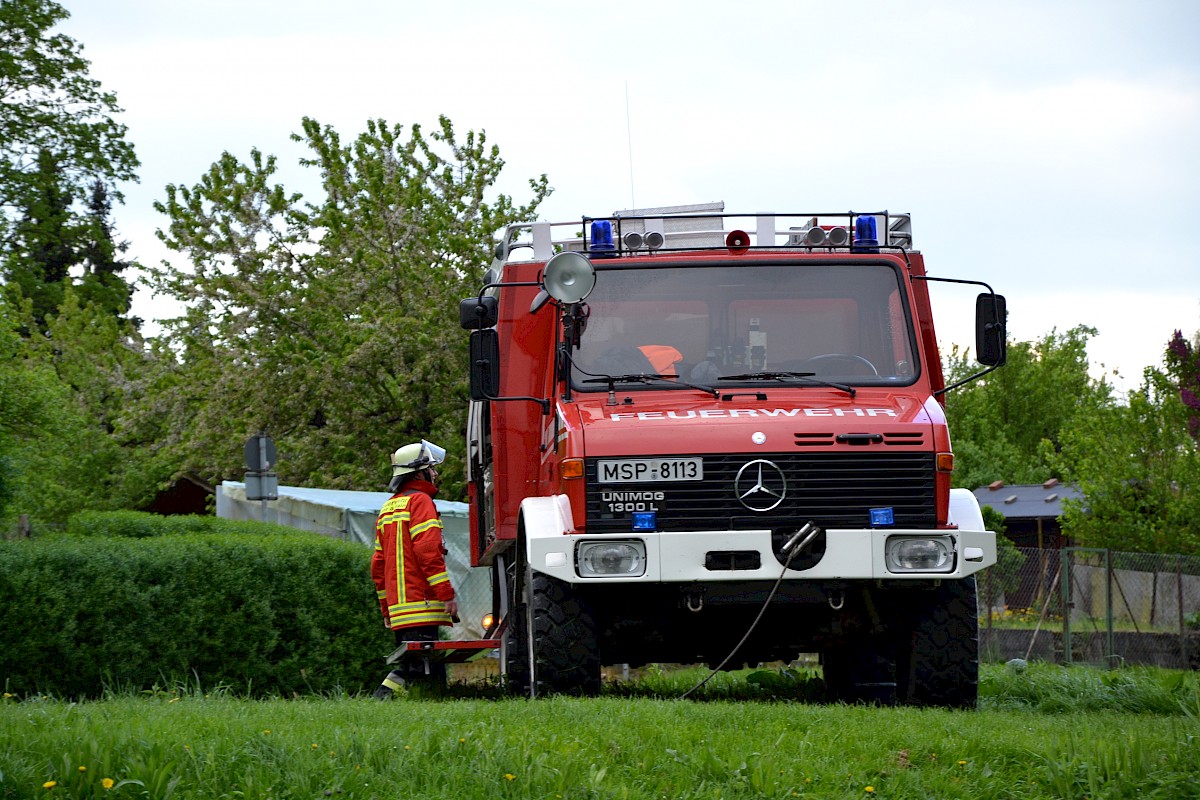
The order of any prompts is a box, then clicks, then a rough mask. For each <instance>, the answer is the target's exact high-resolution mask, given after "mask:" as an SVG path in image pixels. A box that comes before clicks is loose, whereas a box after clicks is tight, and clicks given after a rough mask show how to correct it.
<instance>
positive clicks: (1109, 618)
mask: <svg viewBox="0 0 1200 800" xmlns="http://www.w3.org/2000/svg"><path fill="white" fill-rule="evenodd" d="M1104 569H1105V572H1106V573H1107V574H1108V580H1107V581H1106V582H1105V592H1104V602H1105V606H1106V608H1105V616H1104V622H1105V625H1106V626H1107V628H1106V630H1107V631H1108V656H1107V658H1106V660H1107V661H1108V666H1109V667H1110V668H1111V667H1112V666H1113V665H1114V664H1115V663H1116V653H1114V652H1113V591H1112V587H1113V568H1112V549H1111V548H1108V547H1106V548H1104Z"/></svg>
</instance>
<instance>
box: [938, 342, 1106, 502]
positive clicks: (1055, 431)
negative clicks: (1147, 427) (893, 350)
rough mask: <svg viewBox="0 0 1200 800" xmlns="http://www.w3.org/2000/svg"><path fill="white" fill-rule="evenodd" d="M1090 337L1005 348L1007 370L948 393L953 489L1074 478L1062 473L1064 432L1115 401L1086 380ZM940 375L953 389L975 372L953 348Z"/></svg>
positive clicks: (1103, 384) (1102, 386) (1100, 382)
mask: <svg viewBox="0 0 1200 800" xmlns="http://www.w3.org/2000/svg"><path fill="white" fill-rule="evenodd" d="M1095 335H1096V331H1095V329H1093V328H1089V327H1086V326H1083V325H1080V326H1077V327H1074V328H1072V329H1070V330H1069V331H1067V332H1066V333H1064V334H1060V333H1058V332H1057V331H1055V330H1052V331H1051V332H1050V333H1048V334H1047V335H1046V336H1044V337H1042V338H1041V339H1039V340H1037V341H1034V342H1016V343H1010V344H1009V348H1008V363H1007V364H1006V365H1005V366H1004V367H1001V368H1000V369H998V370H996V371H995V372H992V373H990V374H988V375H987V376H985V377H984V378H981V379H979V380H977V381H974V382H973V383H968V384H966V385H965V386H962V387H960V388H958V389H955V390H953V391H951V392H949V393H948V394H947V395H946V414H947V416H948V417H949V419H950V430H951V432H952V437H953V438H952V443H953V446H954V452H955V472H954V483H955V485H956V486H961V487H966V488H971V489H974V488H976V487H978V486H983V485H986V484H988V483H991V482H993V481H996V480H1004V481H1007V482H1009V483H1041V482H1042V481H1044V480H1046V479H1047V478H1048V477H1051V476H1057V477H1059V478H1062V479H1067V480H1069V479H1070V478H1071V477H1072V476H1071V475H1069V474H1061V472H1062V470H1063V461H1062V460H1061V459H1060V458H1059V457H1058V456H1059V454H1060V453H1061V452H1062V449H1063V446H1064V440H1063V435H1064V432H1065V431H1068V430H1070V429H1071V428H1073V427H1074V426H1075V425H1076V424H1077V423H1078V421H1079V420H1080V419H1083V418H1087V417H1090V416H1094V415H1096V414H1102V413H1104V411H1105V409H1108V408H1110V407H1112V406H1113V404H1114V402H1115V401H1114V398H1113V394H1112V388H1111V387H1110V386H1109V385H1108V384H1107V383H1106V382H1105V381H1103V380H1095V379H1093V378H1092V377H1091V376H1090V375H1089V374H1088V360H1087V342H1088V339H1089V338H1091V337H1092V336H1095ZM944 369H945V372H946V376H947V378H946V381H947V383H951V382H953V381H956V380H959V379H961V378H963V377H966V376H967V375H970V374H971V373H972V372H974V371H975V370H976V369H977V367H976V366H975V365H974V364H973V363H971V362H970V361H969V359H968V358H967V354H966V353H965V352H964V351H961V350H959V349H958V348H957V347H955V348H954V349H953V350H952V351H951V354H950V357H949V358H948V359H947V363H946V364H945V367H944Z"/></svg>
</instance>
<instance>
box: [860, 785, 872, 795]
mask: <svg viewBox="0 0 1200 800" xmlns="http://www.w3.org/2000/svg"><path fill="white" fill-rule="evenodd" d="M863 791H864V792H866V793H867V794H875V787H874V786H866V787H864V788H863Z"/></svg>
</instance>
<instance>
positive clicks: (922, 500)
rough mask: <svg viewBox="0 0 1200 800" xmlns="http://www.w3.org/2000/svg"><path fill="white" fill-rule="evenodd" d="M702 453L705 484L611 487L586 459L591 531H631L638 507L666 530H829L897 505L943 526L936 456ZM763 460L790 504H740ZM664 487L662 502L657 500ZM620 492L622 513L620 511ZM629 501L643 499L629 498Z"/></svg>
mask: <svg viewBox="0 0 1200 800" xmlns="http://www.w3.org/2000/svg"><path fill="white" fill-rule="evenodd" d="M702 458H703V459H704V479H703V480H701V481H671V482H665V481H660V482H652V483H651V482H647V483H606V484H598V483H597V482H596V462H597V460H598V459H587V462H586V480H587V487H588V488H587V530H588V533H629V532H630V530H631V528H632V516H633V512H634V511H636V510H655V511H656V512H657V520H656V522H657V529H658V530H659V531H686V530H750V529H762V528H785V527H789V526H797V525H801V524H803V523H804V522H807V521H809V520H812V521H813V522H815V523H816V524H818V525H820V526H821V527H823V528H865V527H869V523H870V509H873V508H891V509H892V510H893V514H894V517H895V527H897V528H931V527H933V526H934V524H935V523H936V509H935V507H934V502H935V498H934V456H933V454H932V453H927V452H926V453H913V452H896V451H888V452H882V453H881V452H878V451H873V452H871V453H861V454H860V453H789V454H783V453H772V454H766V455H763V454H759V453H753V454H750V453H743V454H736V455H731V454H728V453H721V454H705V455H703V456H702ZM759 460H763V461H767V462H770V463H772V464H774V465H776V466H778V467H779V469H780V470H781V471H782V472H783V475H784V478H785V480H786V483H787V485H786V492H785V493H784V498H783V501H782V502H781V503H780V504H779V505H778V506H776V507H775V508H772V509H770V510H768V511H754V510H751V509H748V508H746V507H745V506H743V505H742V503H741V502H739V500H738V495H739V494H740V493H742V492H743V491H745V488H744V486H745V481H743V486H742V487H741V489H740V491H735V488H734V482H735V480H736V478H737V475H738V472H739V471H740V470H741V469H742V467H743V466H745V465H746V464H747V463H749V462H752V461H759ZM756 469H757V467H755V470H756ZM768 471H770V469H769V467H768ZM659 492H661V493H662V499H661V500H660V499H656V498H657V493H659ZM614 497H615V498H617V504H619V505H621V508H620V509H619V510H614V500H613V498H614ZM627 498H634V499H635V500H636V501H637V502H633V503H629V502H623V501H624V500H625V499H627ZM763 505H765V503H764V504H763ZM650 506H653V509H651V508H650Z"/></svg>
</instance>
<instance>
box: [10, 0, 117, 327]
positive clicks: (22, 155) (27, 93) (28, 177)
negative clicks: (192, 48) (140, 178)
mask: <svg viewBox="0 0 1200 800" xmlns="http://www.w3.org/2000/svg"><path fill="white" fill-rule="evenodd" d="M67 16H68V14H67V11H66V10H65V9H64V8H62V6H60V5H59V4H57V3H55V2H52V0H3V2H0V242H2V246H0V276H3V278H4V280H5V287H4V289H5V292H6V294H8V295H9V298H10V299H15V298H19V297H25V298H29V299H30V300H32V302H33V317H34V321H35V324H36V329H38V330H44V329H45V323H46V320H47V318H48V317H50V316H51V315H52V314H54V313H55V311H56V310H57V308H58V306H59V304H60V303H61V302H62V301H63V296H64V292H65V290H66V289H67V287H69V286H72V285H75V279H74V278H73V277H72V275H71V270H72V268H75V267H79V268H81V269H82V271H83V276H82V278H81V280H80V282H79V286H80V288H81V290H82V291H83V293H84V297H85V299H86V300H87V301H89V302H93V303H95V304H97V305H98V306H99V307H101V308H104V309H106V310H107V311H108V312H109V313H112V314H114V315H116V316H121V315H123V314H125V313H126V312H127V311H128V309H129V299H130V296H131V294H132V290H131V288H130V286H129V284H128V283H127V282H126V281H125V280H124V279H123V278H121V277H120V275H119V274H118V273H119V272H120V271H121V270H123V269H125V268H126V267H128V266H129V264H128V263H126V262H121V261H118V260H117V259H116V257H115V255H116V253H118V252H121V251H122V250H123V249H124V245H118V244H116V243H114V241H113V239H112V226H111V223H110V222H109V215H110V213H111V210H112V209H111V201H112V199H114V198H115V199H116V200H118V201H119V200H120V199H121V195H120V192H119V191H118V189H117V185H118V183H119V182H121V181H126V180H136V174H135V172H134V170H135V169H136V168H137V166H138V160H137V157H136V155H135V154H134V150H133V146H132V144H130V143H129V142H127V141H125V126H124V125H120V124H118V123H116V122H115V121H114V120H113V115H115V114H117V113H119V112H120V110H121V109H120V108H119V107H118V106H117V102H116V97H115V96H114V95H113V94H111V93H108V92H105V91H103V90H102V89H101V86H100V83H99V82H98V81H96V80H95V79H93V78H91V77H89V75H88V62H87V60H86V59H84V58H83V56H82V50H83V48H82V46H81V45H80V44H79V43H78V42H76V41H74V40H73V39H71V38H70V37H68V36H65V35H63V34H53V33H52V32H51V29H52V28H53V27H54V26H55V25H56V24H57V23H59V22H61V21H62V20H64V19H66V18H67Z"/></svg>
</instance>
